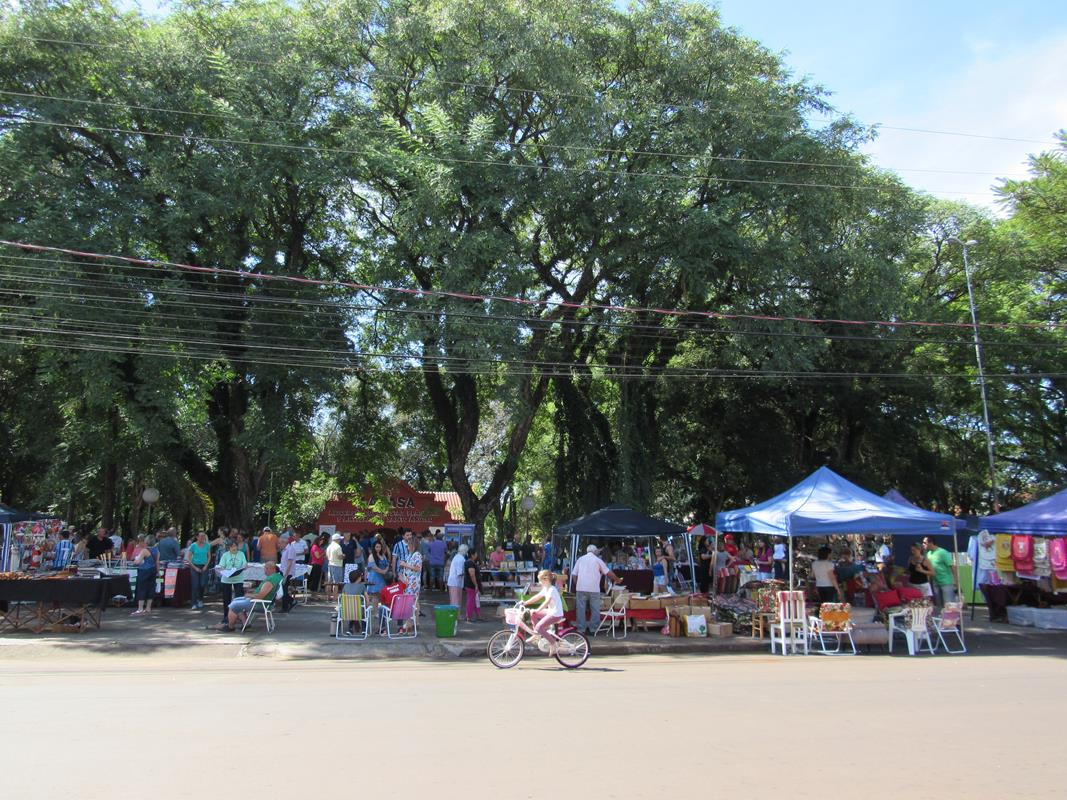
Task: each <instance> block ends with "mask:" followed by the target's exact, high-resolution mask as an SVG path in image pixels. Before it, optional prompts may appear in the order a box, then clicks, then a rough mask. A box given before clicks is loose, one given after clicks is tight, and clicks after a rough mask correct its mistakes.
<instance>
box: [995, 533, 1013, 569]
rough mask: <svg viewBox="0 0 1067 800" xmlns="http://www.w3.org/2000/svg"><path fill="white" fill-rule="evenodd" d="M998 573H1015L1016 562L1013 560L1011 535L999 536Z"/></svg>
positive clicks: (1003, 534)
mask: <svg viewBox="0 0 1067 800" xmlns="http://www.w3.org/2000/svg"><path fill="white" fill-rule="evenodd" d="M996 564H997V572H1001V573H1003V572H1015V562H1014V561H1012V558H1011V534H1010V533H998V534H997V554H996Z"/></svg>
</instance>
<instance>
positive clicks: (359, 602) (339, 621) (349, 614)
mask: <svg viewBox="0 0 1067 800" xmlns="http://www.w3.org/2000/svg"><path fill="white" fill-rule="evenodd" d="M352 622H355V623H358V624H359V625H360V626H361V628H362V632H361V633H349V632H348V626H349V623H352ZM342 629H343V630H344V632H343V633H342ZM333 635H334V638H335V639H348V640H349V641H360V642H361V641H365V640H366V639H367V637H368V636H370V607H369V605H368V603H367V595H365V594H342V595H340V596H339V597H338V598H337V615H336V620H335V621H334V630H333Z"/></svg>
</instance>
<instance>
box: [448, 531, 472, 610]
mask: <svg viewBox="0 0 1067 800" xmlns="http://www.w3.org/2000/svg"><path fill="white" fill-rule="evenodd" d="M469 550H470V548H469V547H467V545H465V544H461V545H460V546H459V550H457V551H456V554H455V555H454V556H452V563H451V564H450V565H449V567H448V580H447V581H446V583H447V584H448V602H449V603H451V604H452V605H454V606H456V607H457V608H459V609H461V610H462V609H463V602H462V601H463V573H464V572H466V570H467V553H468V551H469Z"/></svg>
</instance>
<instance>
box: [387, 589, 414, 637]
mask: <svg viewBox="0 0 1067 800" xmlns="http://www.w3.org/2000/svg"><path fill="white" fill-rule="evenodd" d="M378 609H379V615H380V616H379V621H378V635H379V636H387V637H388V638H390V639H414V638H415V637H416V636H418V635H419V596H418V595H417V594H398V595H396V596H395V597H393V599H392V601H391V602H390V603H389V605H388V606H378ZM408 621H410V622H411V633H399V632H398V633H393V627H392V623H394V622H408Z"/></svg>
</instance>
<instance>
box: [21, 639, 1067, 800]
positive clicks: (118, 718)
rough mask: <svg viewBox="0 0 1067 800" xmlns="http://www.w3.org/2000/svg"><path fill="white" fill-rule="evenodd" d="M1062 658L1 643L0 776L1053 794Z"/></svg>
mask: <svg viewBox="0 0 1067 800" xmlns="http://www.w3.org/2000/svg"><path fill="white" fill-rule="evenodd" d="M1061 655H1062V654H1061ZM1065 667H1067V662H1065V661H1064V660H1063V658H1062V657H1058V656H1054V655H1049V656H989V657H981V656H966V657H956V658H950V657H945V656H939V657H919V658H914V659H912V658H864V657H859V658H819V657H810V658H799V657H796V658H789V659H784V658H781V657H778V658H774V657H770V656H766V655H757V656H741V655H738V656H713V657H703V656H675V657H666V656H630V657H620V658H609V657H601V658H595V657H594V658H593V659H591V660H590V662H589V664H588V665H587V666H586V667H585V668H583V669H581V670H578V671H576V672H566V671H563V670H560V669H558V668H556V667H555V662H549V661H548V660H547V659H546V658H544V657H540V656H538V657H530V658H528V660H526V661H524V662H523V664H521V665H520V666H519V667H518V668H516V669H513V670H509V671H498V670H495V669H493V668H492V667H491V666H489V665H488V663H487V662H484V661H457V662H437V663H430V662H395V663H390V664H389V665H388V666H387V667H386V666H385V665H384V664H383V663H382V662H362V663H358V662H356V663H354V662H338V661H316V662H292V661H268V660H262V659H215V658H202V657H197V656H195V655H189V656H186V657H174V656H167V657H160V656H155V657H141V656H138V657H117V656H96V657H91V658H86V659H80V660H63V661H49V663H42V662H41V661H39V660H35V661H33V662H21V663H20V662H18V661H9V662H6V663H2V664H0V707H2V708H3V714H4V716H3V719H4V720H5V723H6V724H4V725H3V726H2V729H0V753H2V754H3V758H2V759H0V764H3V765H4V766H2V767H0V770H3V772H2V773H0V785H3V787H4V791H3V793H2V794H3V796H6V797H18V798H56V797H70V798H75V799H76V800H93V799H94V798H107V800H115V798H127V797H129V798H139V797H144V798H148V797H151V798H153V800H169V798H186V797H188V798H198V800H202V798H204V797H218V796H229V797H235V798H245V797H248V798H278V797H283V796H284V797H304V796H308V797H331V796H351V797H366V796H369V797H373V798H385V797H402V798H427V800H430V799H431V798H432V800H441V799H442V798H459V797H463V798H481V797H493V798H502V799H503V800H510V799H511V798H538V799H540V798H545V797H550V796H562V797H590V798H594V797H595V798H598V799H603V800H607V799H608V798H655V800H666V798H683V799H687V798H697V797H730V796H735V795H736V796H747V797H755V796H766V795H767V793H768V792H769V791H774V792H775V794H777V795H778V796H781V797H785V798H808V797H812V798H815V797H817V798H820V800H825V799H826V798H834V797H847V796H850V795H857V796H861V797H865V798H883V797H884V798H894V800H899V798H902V797H906V798H909V800H911V799H920V798H935V797H936V798H939V800H943V799H944V798H969V799H970V800H976V799H978V798H997V799H998V800H999V799H1000V798H1005V797H1011V796H1020V797H1028V798H1052V797H1056V798H1062V797H1063V796H1064V786H1065V785H1067V772H1065V763H1067V761H1065V759H1064V757H1063V749H1062V745H1058V744H1055V742H1057V741H1062V736H1061V733H1062V720H1063V719H1064V718H1065V717H1067V699H1065V693H1064V691H1063V687H1064V681H1065V679H1067V668H1065ZM1012 687H1015V688H1012ZM517 764H526V765H527V766H526V767H525V769H524V770H523V772H522V773H521V774H520V775H516V770H515V767H516V765H517ZM4 773H6V774H4ZM138 786H141V788H138ZM261 790H262V791H261ZM341 793H343V795H342V794H341Z"/></svg>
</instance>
